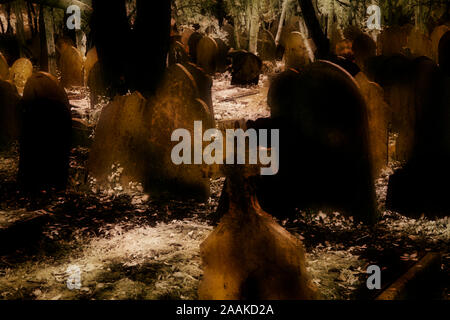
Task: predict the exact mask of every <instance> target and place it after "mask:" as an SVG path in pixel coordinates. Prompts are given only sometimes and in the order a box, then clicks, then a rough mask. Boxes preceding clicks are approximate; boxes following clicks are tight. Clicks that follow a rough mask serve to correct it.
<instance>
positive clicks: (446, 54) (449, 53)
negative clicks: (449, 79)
mask: <svg viewBox="0 0 450 320" xmlns="http://www.w3.org/2000/svg"><path fill="white" fill-rule="evenodd" d="M438 51H439V67H440V68H441V70H442V72H444V73H445V74H446V75H447V76H450V31H448V32H446V33H445V34H444V35H443V36H442V38H441V41H440V42H439V50H438Z"/></svg>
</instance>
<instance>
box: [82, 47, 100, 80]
mask: <svg viewBox="0 0 450 320" xmlns="http://www.w3.org/2000/svg"><path fill="white" fill-rule="evenodd" d="M97 61H98V54H97V48H96V47H93V48H92V49H90V50H89V51H88V53H87V54H86V61H85V62H84V81H85V83H86V84H87V79H88V78H89V72H91V70H92V68H93V67H94V65H95V64H96V63H97Z"/></svg>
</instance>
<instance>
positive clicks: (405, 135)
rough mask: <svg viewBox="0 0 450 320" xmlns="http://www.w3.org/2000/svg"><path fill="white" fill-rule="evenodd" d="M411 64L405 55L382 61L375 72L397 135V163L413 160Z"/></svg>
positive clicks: (414, 112)
mask: <svg viewBox="0 0 450 320" xmlns="http://www.w3.org/2000/svg"><path fill="white" fill-rule="evenodd" d="M412 68H413V66H412V61H411V60H410V59H408V58H406V57H404V56H402V55H394V56H391V57H382V58H381V61H380V63H379V64H378V68H377V70H376V72H375V82H377V83H378V84H380V85H381V87H382V88H383V89H384V93H385V100H386V102H387V103H388V105H389V106H390V109H389V113H388V119H389V122H390V124H391V130H392V132H395V133H397V134H398V138H397V142H396V160H398V161H401V162H404V161H407V160H408V159H409V158H410V157H411V153H412V148H413V143H414V134H415V129H414V124H415V121H416V110H415V106H414V92H413V90H412V89H411V86H412V74H411V73H412Z"/></svg>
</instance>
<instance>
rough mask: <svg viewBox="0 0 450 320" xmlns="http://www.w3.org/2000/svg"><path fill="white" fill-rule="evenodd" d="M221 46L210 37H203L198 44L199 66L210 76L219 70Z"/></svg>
mask: <svg viewBox="0 0 450 320" xmlns="http://www.w3.org/2000/svg"><path fill="white" fill-rule="evenodd" d="M218 54H219V46H218V45H217V43H216V41H215V40H214V39H213V38H210V37H203V38H202V39H201V40H200V41H199V42H198V44H197V64H198V65H199V66H200V67H201V68H203V70H205V72H206V73H208V74H214V73H215V72H216V68H217V57H218Z"/></svg>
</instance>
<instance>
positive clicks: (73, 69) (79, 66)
mask: <svg viewBox="0 0 450 320" xmlns="http://www.w3.org/2000/svg"><path fill="white" fill-rule="evenodd" d="M83 64H84V62H83V57H82V56H81V53H80V51H79V50H78V49H77V48H75V47H67V48H65V49H64V50H63V51H62V52H61V56H60V59H59V65H60V69H61V83H62V85H63V86H64V87H65V88H70V87H74V86H82V85H83V84H84V81H83Z"/></svg>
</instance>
